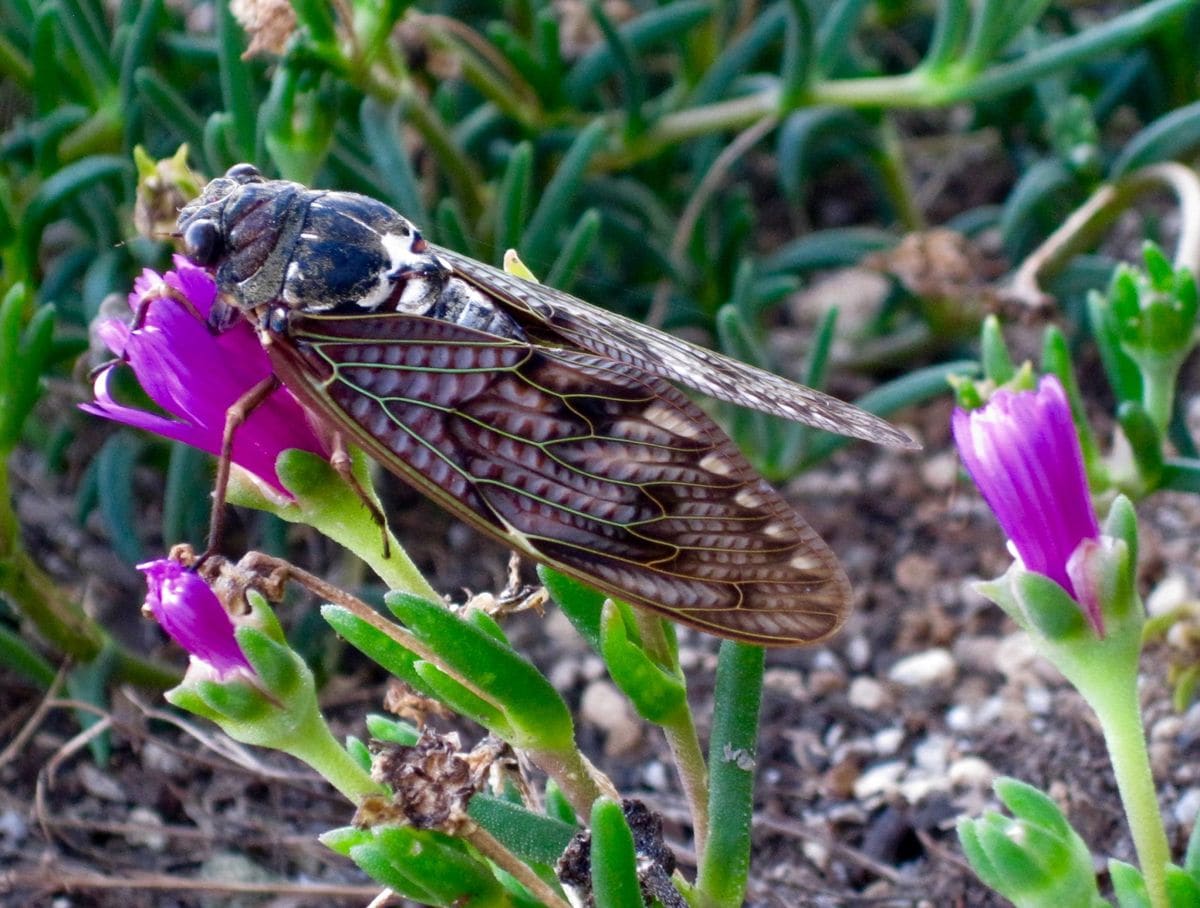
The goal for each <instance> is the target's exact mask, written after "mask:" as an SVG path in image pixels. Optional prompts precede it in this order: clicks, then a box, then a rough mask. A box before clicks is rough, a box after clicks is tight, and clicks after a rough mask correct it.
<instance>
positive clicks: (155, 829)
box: [125, 805, 167, 851]
mask: <svg viewBox="0 0 1200 908" xmlns="http://www.w3.org/2000/svg"><path fill="white" fill-rule="evenodd" d="M129 823H130V825H131V826H135V827H140V828H137V829H132V830H130V831H129V832H127V833H125V838H126V840H128V841H129V842H131V843H132V844H134V845H144V846H145V847H146V848H149V849H150V850H151V851H162V850H163V849H164V848H166V847H167V834H166V833H165V832H163V831H162V825H163V821H162V817H160V816H159V815H158V814H157V813H156V812H155V811H153V810H151V809H150V808H149V807H146V806H144V805H140V806H138V807H135V808H133V810H131V811H129Z"/></svg>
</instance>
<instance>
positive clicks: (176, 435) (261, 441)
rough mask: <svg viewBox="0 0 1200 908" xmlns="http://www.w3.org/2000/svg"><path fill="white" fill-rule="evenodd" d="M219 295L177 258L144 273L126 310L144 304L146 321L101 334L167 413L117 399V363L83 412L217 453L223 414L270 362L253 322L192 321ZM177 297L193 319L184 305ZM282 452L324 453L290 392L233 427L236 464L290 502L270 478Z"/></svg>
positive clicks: (113, 325) (115, 324) (108, 325)
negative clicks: (213, 327)
mask: <svg viewBox="0 0 1200 908" xmlns="http://www.w3.org/2000/svg"><path fill="white" fill-rule="evenodd" d="M216 293H217V288H216V284H215V282H214V281H213V279H212V277H211V276H210V275H209V274H208V272H206V271H205V270H204V269H202V268H198V267H196V266H195V265H193V264H191V263H190V262H189V261H188V260H187V259H185V258H183V257H182V256H176V257H175V269H174V270H173V271H168V272H167V273H166V274H164V275H161V276H160V275H158V274H156V273H155V272H153V271H150V270H149V269H147V270H146V271H144V272H142V276H141V277H139V278H138V279H137V281H135V282H134V285H133V292H132V293H131V294H130V295H129V305H130V307H131V308H132V309H134V311H137V309H138V308H139V306H140V305H141V304H143V303H145V302H146V301H149V306H148V308H147V309H146V318H145V323H144V324H143V325H142V326H141V327H140V328H138V329H136V330H134V329H132V328H131V327H130V326H129V325H127V324H125V323H123V322H121V321H119V320H117V319H112V320H109V321H106V322H103V323H102V324H100V325H99V326H98V328H97V331H98V333H99V335H100V337H101V338H102V339H103V340H104V342H105V343H106V344H108V346H109V348H110V349H112V350H113V351H114V352H116V353H117V354H118V355H120V356H123V357H124V358H125V359H126V360H127V361H128V362H129V365H130V366H131V367H132V368H133V371H134V374H135V375H136V376H137V378H138V381H139V382H140V383H141V386H142V388H144V389H145V391H146V393H147V394H148V395H149V396H150V399H151V400H153V401H154V402H155V403H156V404H158V406H160V407H161V408H162V409H163V410H165V411H166V412H167V413H168V414H170V415H169V416H164V415H161V414H157V413H148V412H146V411H145V410H139V409H137V408H135V407H129V406H126V405H124V404H121V403H119V402H118V401H117V400H116V399H114V397H113V395H112V390H111V385H112V378H113V370H114V369H115V368H116V366H117V364H116V363H114V364H113V365H112V366H109V367H108V368H106V369H104V370H103V371H102V372H101V373H100V374H99V375H98V376H96V385H95V395H96V399H95V400H94V401H92V402H91V403H87V404H82V405H81V408H82V409H84V410H86V411H87V412H89V413H94V414H96V415H97V416H103V417H105V418H106V419H112V420H116V421H117V422H120V423H124V424H125V425H129V426H134V427H136V428H139V429H146V430H148V431H150V432H154V433H156V434H158V435H163V436H165V437H167V438H172V439H175V440H176V441H182V442H184V443H185V444H189V445H192V446H193V447H196V448H200V449H202V450H204V451H208V452H209V453H210V454H218V453H220V450H221V435H222V433H223V431H224V428H225V413H226V411H227V410H228V409H229V407H230V406H232V405H233V404H234V403H235V402H236V401H237V400H238V399H239V398H240V397H241V396H242V395H243V394H245V393H246V392H247V391H248V390H250V388H252V387H254V385H256V384H258V382H260V381H261V380H262V379H264V378H266V377H267V376H268V375H270V374H271V363H270V360H269V359H268V358H267V354H266V353H265V352H264V351H263V349H262V347H261V345H260V344H259V343H258V340H257V338H256V337H255V336H254V329H253V328H252V327H251V326H250V325H249V323H247V322H245V321H242V320H238V321H237V322H236V323H235V324H233V325H232V326H230V327H229V328H228V329H226V330H224V331H222V332H221V333H219V334H214V333H212V332H211V331H210V330H209V328H208V327H207V326H206V325H205V324H204V323H203V322H202V321H201V320H199V319H197V318H196V313H199V315H200V316H201V317H202V318H203V317H206V316H207V315H208V312H209V310H210V309H211V308H212V306H213V301H214V300H215V299H216ZM180 295H182V296H183V297H184V298H186V299H187V300H188V301H189V302H190V303H191V305H192V306H193V307H194V310H195V311H194V312H193V311H191V310H189V309H188V307H187V306H185V305H183V303H182V302H181V301H180V300H179V298H178V297H179V296H180ZM288 448H300V449H302V450H305V451H310V452H312V453H314V454H322V455H323V454H324V453H325V449H324V446H323V445H322V444H321V442H320V440H319V438H318V436H317V433H316V432H315V431H314V430H313V428H312V426H311V424H310V423H309V421H308V418H307V416H306V414H305V411H304V409H303V408H302V407H301V406H300V404H299V403H298V402H297V401H296V399H295V398H294V397H292V395H291V392H289V391H288V390H287V389H286V388H280V389H279V390H277V391H276V392H275V393H274V394H272V395H271V396H270V397H269V398H268V399H267V400H266V401H265V402H264V403H263V404H262V405H260V406H259V407H258V408H257V409H255V410H254V411H253V412H252V413H251V414H250V416H249V418H248V419H247V420H246V422H245V423H244V424H243V425H242V426H241V427H240V428H239V429H238V431H237V433H236V434H235V436H234V440H233V462H234V463H236V464H237V465H238V466H240V467H243V468H244V469H246V470H247V471H249V472H250V473H252V474H253V475H254V476H256V477H258V478H259V479H261V480H263V481H264V482H265V483H267V484H268V485H269V486H271V487H272V488H273V489H274V490H276V491H277V492H280V493H282V494H284V495H287V490H286V489H285V488H284V487H283V484H282V483H281V482H280V481H279V477H278V476H277V475H276V473H275V460H276V458H277V457H278V456H279V454H280V453H281V452H282V451H285V450H287V449H288Z"/></svg>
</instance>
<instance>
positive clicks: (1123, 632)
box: [1039, 593, 1171, 908]
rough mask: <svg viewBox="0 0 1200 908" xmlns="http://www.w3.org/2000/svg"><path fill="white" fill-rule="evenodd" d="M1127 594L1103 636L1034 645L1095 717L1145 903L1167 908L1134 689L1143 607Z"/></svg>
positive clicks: (1165, 852) (1161, 845)
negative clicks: (1125, 612) (1124, 608)
mask: <svg viewBox="0 0 1200 908" xmlns="http://www.w3.org/2000/svg"><path fill="white" fill-rule="evenodd" d="M1130 595H1133V596H1134V600H1135V601H1134V602H1131V603H1130V612H1129V617H1127V618H1126V619H1125V620H1119V621H1117V622H1115V623H1113V624H1111V625H1110V626H1109V628H1108V633H1107V634H1106V636H1105V637H1104V638H1102V639H1099V640H1091V641H1089V642H1088V643H1087V644H1086V645H1083V646H1080V645H1070V644H1067V645H1057V644H1047V643H1046V641H1044V640H1043V641H1042V646H1040V647H1039V648H1044V653H1045V655H1046V656H1047V657H1048V658H1049V659H1050V661H1051V662H1053V663H1054V665H1055V666H1056V667H1057V668H1058V670H1059V671H1061V672H1062V673H1063V674H1064V675H1065V676H1066V677H1067V680H1069V681H1070V682H1071V683H1072V684H1073V685H1074V686H1075V688H1076V690H1078V691H1079V693H1080V694H1081V695H1082V696H1083V698H1084V699H1085V700H1086V701H1087V703H1088V706H1090V707H1091V708H1092V710H1093V712H1095V713H1096V717H1097V718H1098V719H1099V721H1100V728H1101V731H1102V732H1103V734H1104V743H1105V746H1106V747H1107V748H1108V755H1109V759H1110V761H1111V762H1112V767H1113V775H1115V776H1116V780H1117V789H1118V791H1119V792H1120V794H1121V803H1122V805H1123V806H1124V808H1125V817H1126V820H1127V821H1128V823H1129V829H1130V832H1131V833H1132V835H1133V844H1134V847H1135V848H1136V850H1137V856H1138V864H1140V865H1141V870H1142V877H1143V879H1145V881H1146V892H1147V895H1148V897H1149V900H1150V904H1151V906H1153V908H1167V905H1168V901H1167V890H1166V868H1167V864H1168V862H1169V861H1170V859H1171V852H1170V848H1169V847H1168V845H1167V836H1166V832H1165V831H1164V829H1163V823H1162V815H1161V813H1160V811H1159V806H1158V795H1157V793H1156V792H1155V789H1154V777H1153V775H1152V774H1151V771H1150V758H1149V756H1148V754H1147V752H1146V733H1145V729H1144V728H1143V725H1142V714H1141V709H1140V704H1139V702H1138V692H1137V673H1138V655H1139V653H1140V652H1141V639H1142V620H1143V619H1142V616H1143V615H1144V611H1143V609H1142V604H1141V602H1140V601H1136V595H1134V594H1132V593H1131V594H1130Z"/></svg>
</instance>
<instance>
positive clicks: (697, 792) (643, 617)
mask: <svg viewBox="0 0 1200 908" xmlns="http://www.w3.org/2000/svg"><path fill="white" fill-rule="evenodd" d="M634 614H635V616H636V617H637V625H638V630H639V632H640V633H641V636H642V646H643V647H645V649H646V652H647V653H649V654H650V656H651V658H653V659H654V660H655V661H656V662H658V664H659V665H660V666H662V667H663V668H665V669H666V670H668V671H670V672H671V673H672V674H674V675H676V676H677V677H678V678H680V680H683V678H684V675H683V669H682V668H681V667H680V665H679V654H678V651H677V650H676V648H675V647H674V646H672V645H671V644H670V642H669V641H668V639H667V634H668V633H674V630H673V629H668V628H665V627H664V622H663V619H661V618H659V617H658V616H656V615H652V614H650V613H648V612H644V611H642V610H640V609H635V610H634ZM661 728H662V730H663V735H664V736H665V737H666V739H667V746H668V747H669V748H670V749H671V757H672V759H673V760H674V761H675V766H676V768H677V769H678V770H679V779H680V782H681V783H682V784H683V793H684V797H686V798H687V802H688V809H689V810H690V811H691V814H692V834H693V836H694V837H695V840H696V854H697V855H703V854H704V850H705V848H706V847H707V846H708V826H709V814H708V798H709V792H708V764H707V763H706V762H705V760H704V750H703V749H702V748H701V746H700V736H699V734H698V733H697V731H696V723H695V722H694V721H693V718H692V711H691V710H690V709H689V708H688V707H687V703H686V701H685V702H684V704H683V708H682V709H678V710H675V711H674V713H673V715H671V716H670V717H669V718H668V719H666V720H664V721H663V722H662V723H661Z"/></svg>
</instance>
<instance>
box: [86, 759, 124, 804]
mask: <svg viewBox="0 0 1200 908" xmlns="http://www.w3.org/2000/svg"><path fill="white" fill-rule="evenodd" d="M79 781H80V782H81V783H82V784H83V787H84V788H85V789H86V790H87V792H88V794H90V795H92V796H93V797H96V798H99V799H100V800H102V801H128V800H129V798H128V796H127V795H126V794H125V791H124V789H123V788H121V786H120V785H119V784H117V781H116V779H114V778H113V777H112V776H110V775H108V774H107V773H105V772H103V771H102V770H99V769H97V768H96V767H95V766H94V765H92V764H91V763H81V764H80V766H79Z"/></svg>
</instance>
